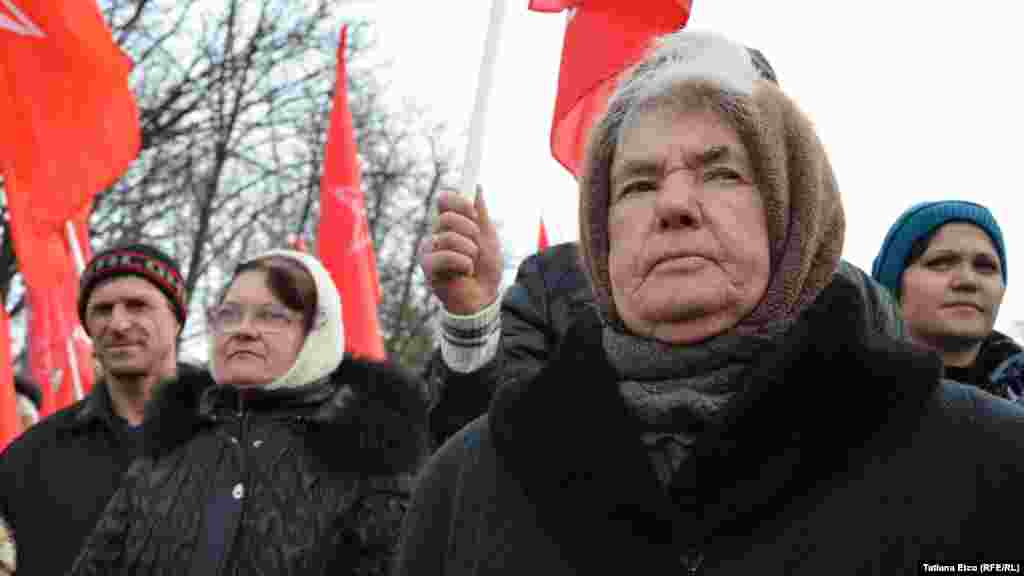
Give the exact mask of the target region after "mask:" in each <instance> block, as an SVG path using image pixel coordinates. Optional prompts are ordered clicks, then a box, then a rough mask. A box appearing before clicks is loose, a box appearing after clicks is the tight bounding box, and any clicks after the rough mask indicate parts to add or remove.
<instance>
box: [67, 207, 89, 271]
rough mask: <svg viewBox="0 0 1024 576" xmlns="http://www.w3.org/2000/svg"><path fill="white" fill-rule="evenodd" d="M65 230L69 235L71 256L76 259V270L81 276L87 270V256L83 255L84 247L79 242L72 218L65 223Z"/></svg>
mask: <svg viewBox="0 0 1024 576" xmlns="http://www.w3.org/2000/svg"><path fill="white" fill-rule="evenodd" d="M64 231H65V232H66V233H67V235H68V247H69V248H71V256H72V257H74V259H75V270H77V271H78V275H79V276H81V275H82V272H84V271H85V258H84V257H83V256H82V247H81V246H80V245H79V244H78V234H75V225H74V223H73V222H71V220H68V221H67V222H65V223H64Z"/></svg>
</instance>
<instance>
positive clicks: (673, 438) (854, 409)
mask: <svg viewBox="0 0 1024 576" xmlns="http://www.w3.org/2000/svg"><path fill="white" fill-rule="evenodd" d="M851 112H853V113H855V112H856V111H855V109H851ZM868 169H870V166H869V167H868ZM921 169H926V168H924V167H922V168H921ZM579 191H580V198H579V201H580V211H579V220H580V248H581V254H582V258H581V259H582V262H583V265H584V267H585V269H586V272H587V275H588V277H589V280H590V283H591V286H592V287H593V290H594V297H595V302H596V306H595V307H596V309H597V313H592V314H581V315H580V317H579V318H578V319H577V320H576V322H575V323H574V325H573V326H572V327H571V328H570V329H569V331H568V333H567V335H566V337H565V338H564V340H563V342H562V344H561V345H560V347H559V350H558V353H557V354H556V356H555V358H554V359H553V360H552V361H550V362H549V363H548V365H547V366H546V367H545V368H544V369H543V370H542V371H541V372H540V374H539V375H538V376H537V377H536V378H533V379H523V380H516V381H511V382H508V383H507V384H505V385H504V386H502V387H501V388H500V389H499V390H498V391H497V392H496V393H495V396H494V399H493V400H492V402H491V405H490V409H489V412H488V415H487V416H486V417H484V418H482V419H480V420H477V421H475V422H474V423H471V424H469V425H468V426H467V427H465V428H463V429H462V431H461V432H459V433H458V434H456V435H455V436H453V437H452V438H451V439H449V440H448V441H447V442H446V443H445V445H444V446H443V447H442V448H441V449H440V450H439V451H438V452H437V453H436V454H435V455H434V456H433V457H432V458H431V460H430V461H429V462H428V464H427V465H426V466H425V468H424V470H423V472H422V473H421V475H420V478H419V481H418V484H417V488H416V493H415V494H414V496H413V502H412V504H411V506H410V508H409V511H408V513H407V514H406V524H405V528H404V531H403V540H402V544H401V549H400V552H399V559H398V570H397V574H398V576H418V575H420V574H431V575H437V576H456V575H457V576H483V575H499V574H501V575H506V574H507V575H513V574H517V575H518V574H543V575H545V576H561V575H566V576H567V575H571V574H583V575H589V574H702V573H703V574H708V575H711V574H729V575H732V574H780V575H781V574H786V575H795V574H806V575H819V574H906V573H915V572H919V571H921V570H922V569H924V570H925V571H927V568H925V567H926V566H927V565H932V566H934V565H944V566H953V565H954V563H955V562H967V563H978V562H999V561H1000V560H996V559H997V558H1019V557H1020V551H1021V540H1020V535H1019V534H1018V533H1017V532H1016V531H1014V530H1006V529H1005V528H1003V526H1004V525H1007V524H1008V523H1009V524H1010V525H1013V524H1014V523H1016V522H1017V521H1018V520H1019V518H1020V517H1021V516H1022V514H1024V500H1022V499H1021V498H1020V487H1021V486H1022V485H1024V466H1021V465H1020V463H1021V462H1022V461H1024V409H1022V408H1021V407H1019V406H1015V405H1013V404H1010V403H1008V402H1004V401H1001V400H998V399H996V398H994V397H992V396H989V395H985V394H984V393H981V392H979V391H978V390H977V389H976V388H973V387H965V386H960V385H957V384H953V383H949V382H942V381H941V380H940V376H941V371H942V365H941V362H940V361H939V359H938V358H937V357H936V356H934V355H929V354H927V353H925V352H923V351H919V350H917V349H915V348H913V347H912V346H911V345H910V344H909V343H905V342H901V341H898V340H896V339H893V338H892V337H890V336H888V335H885V334H879V333H877V332H876V331H872V330H869V329H868V326H869V323H868V322H865V321H864V320H865V319H864V314H865V309H866V307H865V306H864V301H863V298H864V295H863V292H862V291H861V290H860V289H858V287H857V286H856V285H855V284H854V283H853V282H851V281H850V279H849V278H848V277H846V276H845V275H844V274H840V273H837V270H838V268H839V263H840V255H841V253H842V249H843V237H844V228H845V225H844V217H843V209H842V202H841V198H840V195H839V192H838V188H837V186H836V182H835V179H834V178H833V173H832V169H831V165H830V163H829V160H828V157H827V155H826V153H825V150H824V147H823V146H822V144H821V142H820V141H819V139H818V137H817V135H816V134H815V132H814V129H813V128H812V126H811V124H810V122H809V121H808V120H807V118H806V117H805V116H804V115H803V114H802V113H801V112H800V111H799V109H798V108H797V106H796V105H795V104H794V102H793V101H792V100H791V99H790V98H789V97H787V96H786V95H785V94H784V93H783V92H782V91H781V90H780V88H779V87H778V86H777V85H775V84H774V83H772V82H769V81H767V80H764V79H763V78H761V77H760V76H759V75H758V74H757V72H756V67H755V66H754V63H753V62H752V60H751V56H750V54H749V52H748V51H747V50H745V49H744V48H743V47H742V46H740V45H738V44H736V43H733V42H731V41H729V40H726V39H724V38H721V37H720V36H717V35H713V34H706V33H700V32H695V31H690V30H684V31H682V32H678V33H676V34H672V35H670V36H668V37H665V38H663V39H661V40H660V41H659V42H658V43H657V45H656V46H654V47H653V48H652V50H651V51H650V52H649V53H648V54H647V55H646V56H645V58H644V59H643V61H642V62H641V63H640V64H639V65H637V66H636V67H635V68H633V69H632V70H631V71H629V72H628V73H627V74H626V75H625V77H624V79H623V80H622V81H621V83H620V84H619V86H618V87H617V88H616V91H615V93H614V94H613V95H612V97H611V98H610V101H609V105H608V112H607V114H606V115H605V117H603V118H602V119H601V120H600V121H599V122H598V123H597V125H596V126H595V128H594V129H593V131H592V132H591V134H590V140H589V144H588V148H587V153H586V158H585V162H584V170H583V172H582V173H581V178H580V183H579ZM868 193H870V192H868ZM958 559H959V560H958Z"/></svg>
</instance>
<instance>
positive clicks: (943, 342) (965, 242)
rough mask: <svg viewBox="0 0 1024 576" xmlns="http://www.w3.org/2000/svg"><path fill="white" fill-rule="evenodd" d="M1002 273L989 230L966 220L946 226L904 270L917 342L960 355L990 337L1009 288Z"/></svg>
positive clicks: (907, 313) (905, 305)
mask: <svg viewBox="0 0 1024 576" xmlns="http://www.w3.org/2000/svg"><path fill="white" fill-rule="evenodd" d="M1001 270H1002V269H1001V267H1000V263H999V255H998V254H997V253H996V249H995V246H993V244H992V240H991V239H990V238H989V237H988V234H986V233H985V231H984V230H982V229H981V228H978V227H977V226H975V225H974V224H968V223H966V222H953V223H950V224H946V225H945V226H943V227H942V228H940V229H939V231H938V232H936V233H935V235H934V236H933V237H932V239H931V242H929V243H928V249H927V250H925V251H924V254H922V255H921V257H920V258H918V259H917V261H916V262H914V263H913V264H912V265H910V266H908V267H907V269H906V270H905V271H904V272H903V278H902V285H901V288H900V303H901V306H902V309H903V320H904V322H905V323H906V327H907V331H908V333H909V334H910V336H911V338H912V339H913V340H915V341H917V342H919V343H921V344H924V345H926V346H928V347H932V348H937V349H939V350H947V351H956V350H963V349H966V348H969V347H971V346H974V345H976V344H978V343H979V342H981V341H982V340H984V339H985V338H986V337H988V335H989V334H990V333H991V332H992V327H993V325H994V324H995V321H996V316H997V315H998V314H999V305H1000V304H1001V303H1002V301H1003V293H1004V292H1005V289H1006V288H1005V286H1004V285H1003V277H1002V271H1001Z"/></svg>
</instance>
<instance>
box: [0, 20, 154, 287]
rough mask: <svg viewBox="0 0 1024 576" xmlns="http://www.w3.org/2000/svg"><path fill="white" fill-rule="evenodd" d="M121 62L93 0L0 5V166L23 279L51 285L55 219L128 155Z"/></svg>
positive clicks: (74, 208)
mask: <svg viewBox="0 0 1024 576" xmlns="http://www.w3.org/2000/svg"><path fill="white" fill-rule="evenodd" d="M131 67H132V63H131V60H130V59H129V58H128V57H127V56H126V55H125V54H124V53H123V52H122V51H121V50H120V49H119V48H118V46H117V45H116V44H115V43H114V40H113V37H112V36H111V33H110V30H109V28H107V26H106V24H105V23H104V21H103V17H102V15H101V14H100V12H99V9H98V8H97V6H96V2H95V1H94V0H75V1H73V2H69V1H67V0H2V1H0V126H3V130H2V131H0V172H2V173H3V175H4V179H5V183H4V184H5V185H4V187H5V191H6V195H7V206H8V208H9V210H10V212H11V217H12V220H14V221H15V222H16V224H15V226H14V229H13V231H14V232H15V234H16V236H17V237H16V238H15V249H16V250H19V265H20V268H21V271H22V273H23V274H24V275H25V280H26V283H27V284H30V285H35V286H40V287H41V286H44V285H45V286H49V287H52V286H54V285H56V284H57V283H59V281H60V275H61V274H63V273H64V271H65V270H66V268H67V262H66V261H65V260H66V259H67V258H68V255H67V253H66V250H64V246H63V242H62V239H63V238H64V225H65V222H67V221H68V220H70V219H72V218H73V217H75V216H76V215H78V214H81V213H82V212H83V211H85V210H87V206H88V205H89V203H90V201H91V199H92V197H93V196H94V195H95V194H96V193H97V192H99V191H100V190H102V189H103V188H105V187H107V186H109V185H110V184H111V183H113V182H114V181H115V180H116V179H117V178H119V177H120V176H121V175H122V174H123V173H124V171H125V170H126V169H127V167H128V165H129V164H130V163H131V161H132V160H133V159H134V158H135V157H136V155H137V154H138V151H139V145H140V134H139V114H138V108H137V106H136V103H135V98H134V96H133V94H132V92H131V89H130V88H129V86H128V74H129V72H130V71H131ZM28 250H31V256H29V254H26V253H23V252H26V251H28Z"/></svg>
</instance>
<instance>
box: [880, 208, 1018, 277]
mask: <svg viewBox="0 0 1024 576" xmlns="http://www.w3.org/2000/svg"><path fill="white" fill-rule="evenodd" d="M950 222H970V223H971V224H974V225H976V226H978V227H979V228H981V229H982V230H984V231H985V232H986V233H987V234H988V235H989V237H990V238H991V239H992V243H993V244H995V247H996V253H998V255H999V264H1000V268H1001V269H1002V272H1003V284H1004V285H1005V284H1006V246H1005V245H1004V244H1003V231H1002V230H1000V229H999V224H998V223H996V219H995V218H994V217H993V216H992V213H991V212H989V211H988V208H985V207H984V206H982V205H980V204H975V203H973V202H965V201H963V200H943V201H939V202H922V203H921V204H917V205H914V206H911V207H910V208H909V209H908V210H907V211H906V212H904V213H903V214H902V215H901V216H900V217H899V219H897V220H896V222H895V223H894V224H893V225H892V227H891V228H889V233H888V234H886V235H885V242H883V243H882V249H881V250H880V251H879V252H878V256H876V257H875V261H874V264H873V265H872V266H871V277H872V278H874V279H875V280H876V281H878V283H879V284H881V285H883V286H885V287H886V288H888V289H889V291H890V292H892V293H893V294H899V289H900V281H901V278H902V276H903V270H904V268H906V266H907V258H909V257H910V251H911V249H912V248H913V246H914V243H915V242H917V241H918V239H920V238H923V237H925V236H928V235H929V234H931V233H932V232H934V231H935V230H936V229H938V228H939V227H941V226H943V225H945V224H948V223H950Z"/></svg>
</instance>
